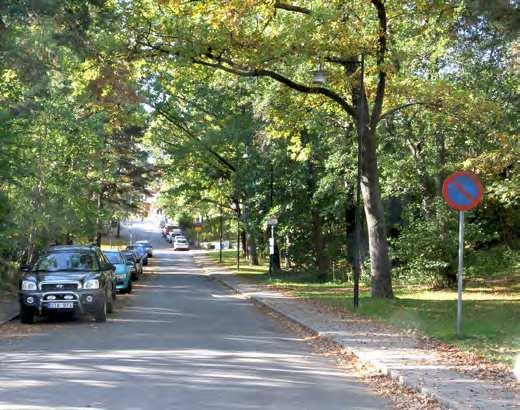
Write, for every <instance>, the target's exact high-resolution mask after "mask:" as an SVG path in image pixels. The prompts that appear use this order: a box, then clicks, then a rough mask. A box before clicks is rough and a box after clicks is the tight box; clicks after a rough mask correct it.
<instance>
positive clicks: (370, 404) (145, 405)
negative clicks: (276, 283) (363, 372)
mask: <svg viewBox="0 0 520 410" xmlns="http://www.w3.org/2000/svg"><path fill="white" fill-rule="evenodd" d="M132 230H133V237H134V240H138V239H145V238H146V239H150V240H151V241H152V243H153V245H154V249H155V257H154V258H152V259H150V266H149V268H148V272H149V273H148V277H147V278H146V279H145V280H143V281H142V282H137V286H136V287H135V288H134V289H135V292H134V293H133V294H131V295H120V296H119V297H118V300H117V303H116V305H115V314H113V315H111V316H110V317H109V320H108V321H107V322H106V323H95V322H93V321H91V320H90V319H87V318H86V319H81V320H68V321H56V320H54V321H49V320H43V321H40V322H38V323H37V324H35V325H16V326H13V325H11V327H9V326H7V327H4V334H3V335H2V337H0V409H1V410H5V409H13V410H27V409H37V410H42V409H53V410H63V409H125V410H133V409H135V410H137V409H226V410H231V409H262V410H265V409H273V410H274V409H276V410H285V409H295V410H303V409H309V410H310V409H320V410H321V409H376V408H377V409H382V408H385V407H387V405H386V403H384V402H383V401H382V399H381V398H380V397H379V396H377V395H376V394H375V393H374V392H372V391H370V390H368V388H367V387H366V386H365V385H363V384H361V383H360V382H359V381H358V380H357V379H356V378H355V377H353V376H352V377H351V376H349V375H346V374H345V373H344V372H342V371H340V370H339V369H338V368H337V367H336V365H335V363H334V361H333V360H332V359H329V358H327V357H323V356H320V355H318V354H314V353H312V351H311V348H310V347H309V346H308V345H307V344H306V343H304V342H303V341H301V340H300V339H298V337H297V336H296V335H294V334H292V333H290V332H289V331H287V330H285V329H284V328H283V326H282V324H281V323H279V322H278V321H276V320H275V319H273V318H271V317H269V316H266V315H265V314H263V313H262V312H260V311H259V310H257V309H256V308H255V307H254V306H253V305H252V304H251V303H250V302H248V301H246V300H243V299H241V298H239V297H237V296H235V295H233V294H231V293H230V292H229V291H228V290H226V289H223V288H222V287H220V285H218V284H217V283H215V282H213V281H211V280H209V279H208V278H207V277H206V276H204V274H203V273H202V272H201V270H200V269H199V268H197V267H196V266H195V265H194V264H193V261H192V256H191V254H190V253H179V252H177V253H175V252H173V251H171V248H170V247H169V246H168V244H167V243H166V242H165V241H164V240H163V239H162V237H161V236H160V233H159V230H158V229H157V228H156V227H154V226H151V225H146V224H145V223H144V224H140V225H138V226H134V227H133V228H132ZM2 332H3V329H2V328H1V327H0V334H1V333H2ZM6 333H7V334H6Z"/></svg>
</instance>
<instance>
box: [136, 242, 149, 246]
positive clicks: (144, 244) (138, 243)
mask: <svg viewBox="0 0 520 410" xmlns="http://www.w3.org/2000/svg"><path fill="white" fill-rule="evenodd" d="M136 244H137V245H142V246H151V245H150V242H148V241H138V242H136Z"/></svg>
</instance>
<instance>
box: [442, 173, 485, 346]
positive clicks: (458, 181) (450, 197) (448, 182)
mask: <svg viewBox="0 0 520 410" xmlns="http://www.w3.org/2000/svg"><path fill="white" fill-rule="evenodd" d="M483 195H484V188H483V187H482V184H481V183H480V179H479V178H478V177H477V176H476V175H475V174H472V173H471V172H466V171H458V172H454V173H453V174H451V175H450V176H449V177H448V178H446V179H445V180H444V183H443V184H442V196H443V197H444V200H445V201H446V203H447V204H448V206H449V207H450V208H453V209H455V210H457V211H459V266H458V269H457V282H458V286H457V288H458V289H457V294H458V295H457V336H460V324H461V321H462V277H463V273H464V211H469V210H470V209H473V208H475V207H476V206H477V205H478V204H479V203H480V201H482V197H483Z"/></svg>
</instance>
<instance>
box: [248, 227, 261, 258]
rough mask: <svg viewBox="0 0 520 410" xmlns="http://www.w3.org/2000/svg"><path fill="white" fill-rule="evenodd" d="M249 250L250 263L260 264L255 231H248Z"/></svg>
mask: <svg viewBox="0 0 520 410" xmlns="http://www.w3.org/2000/svg"><path fill="white" fill-rule="evenodd" d="M247 250H248V260H249V264H250V265H254V266H257V265H260V263H259V262H258V252H257V249H256V238H255V235H254V233H253V232H251V231H248V232H247Z"/></svg>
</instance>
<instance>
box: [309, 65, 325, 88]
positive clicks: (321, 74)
mask: <svg viewBox="0 0 520 410" xmlns="http://www.w3.org/2000/svg"><path fill="white" fill-rule="evenodd" d="M311 74H312V82H313V83H314V84H316V85H324V84H325V83H326V82H327V72H326V71H325V70H322V69H321V65H320V64H318V69H317V70H314V71H311Z"/></svg>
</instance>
